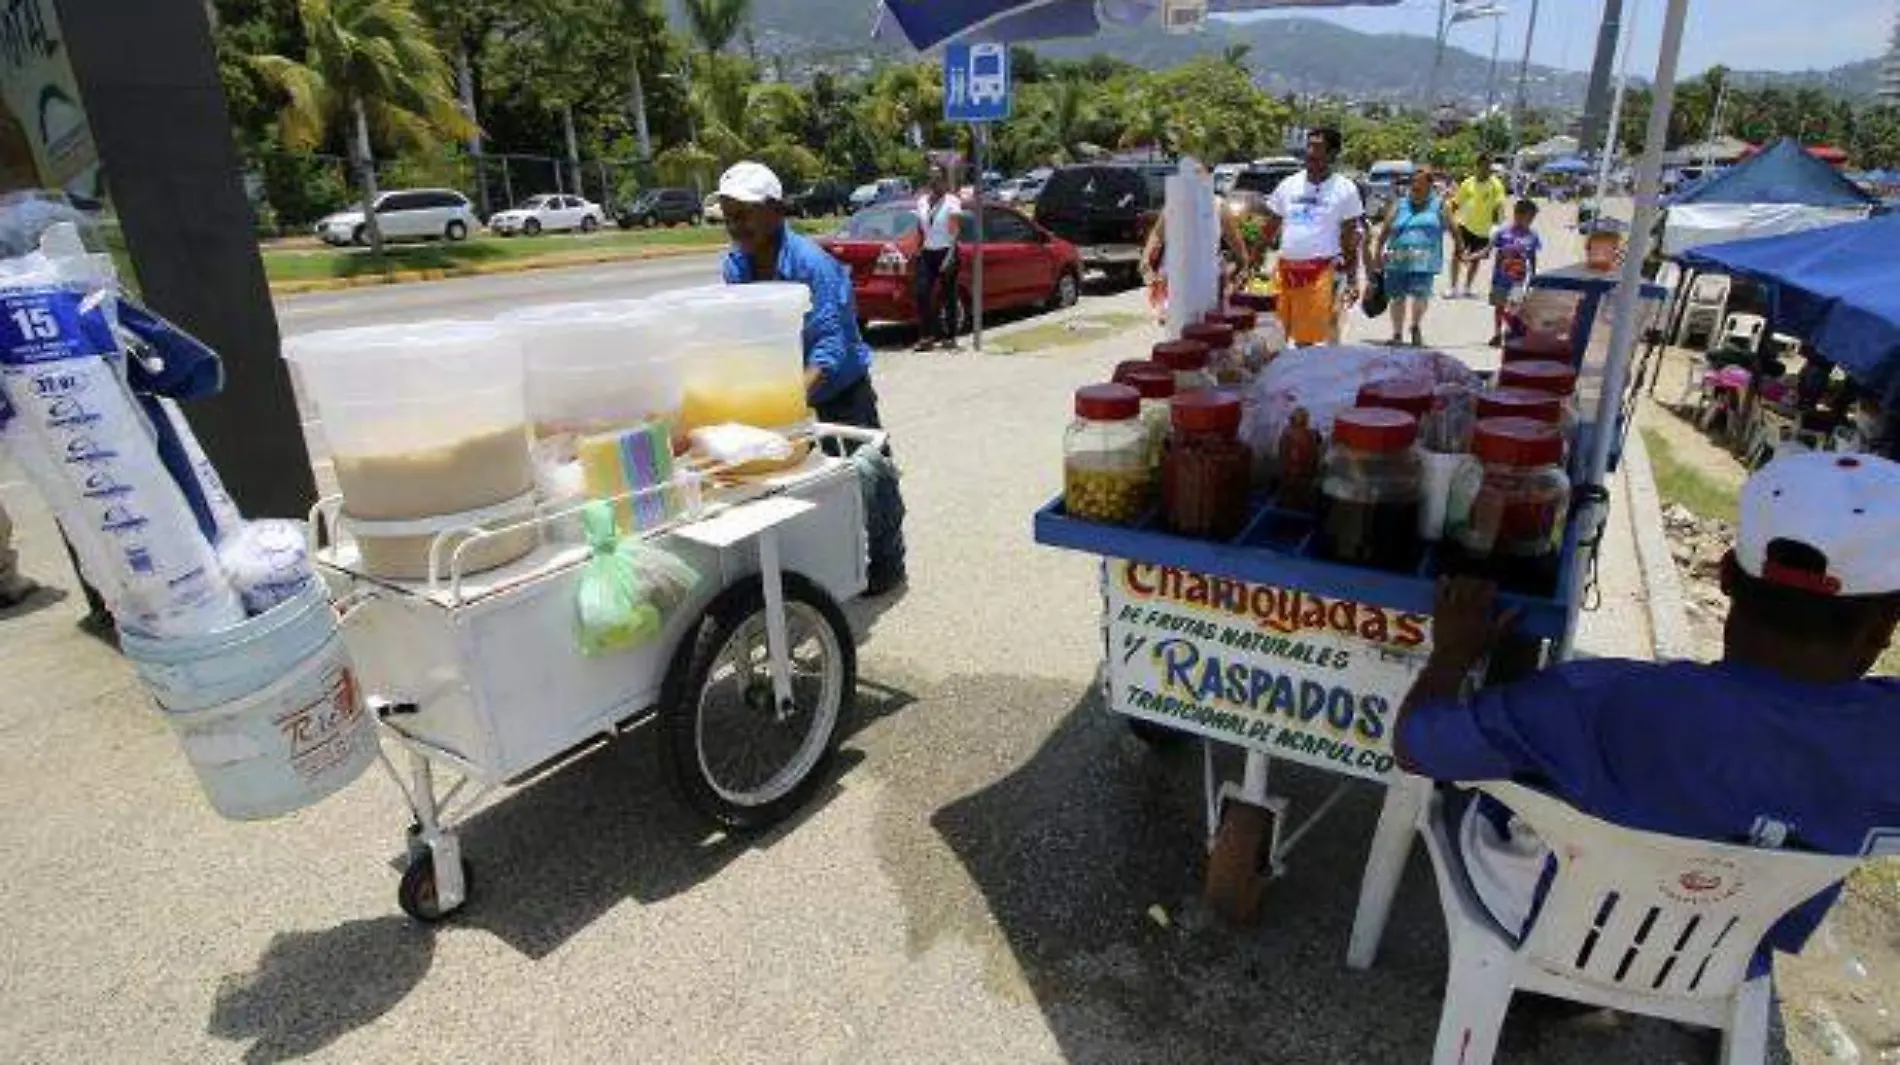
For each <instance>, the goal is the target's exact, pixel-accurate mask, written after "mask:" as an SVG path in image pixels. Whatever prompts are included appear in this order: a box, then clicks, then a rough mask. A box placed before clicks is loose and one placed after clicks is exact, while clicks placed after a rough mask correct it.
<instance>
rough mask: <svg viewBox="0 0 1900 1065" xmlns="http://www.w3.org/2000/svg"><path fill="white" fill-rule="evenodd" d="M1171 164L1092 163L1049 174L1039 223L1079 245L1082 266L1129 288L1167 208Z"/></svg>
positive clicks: (1039, 204)
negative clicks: (1152, 229) (1152, 230)
mask: <svg viewBox="0 0 1900 1065" xmlns="http://www.w3.org/2000/svg"><path fill="white" fill-rule="evenodd" d="M1170 169H1172V168H1171V167H1169V166H1168V165H1166V164H1153V165H1148V164H1124V163H1087V164H1083V165H1081V166H1065V167H1063V168H1062V169H1060V170H1058V171H1056V172H1055V173H1054V174H1051V175H1050V176H1049V182H1048V184H1046V185H1044V186H1043V187H1042V195H1040V196H1038V197H1037V198H1036V221H1037V222H1039V223H1041V224H1042V225H1043V226H1044V227H1045V228H1047V229H1049V230H1050V231H1051V232H1053V233H1055V235H1056V236H1059V237H1061V238H1063V239H1064V240H1067V241H1069V242H1070V243H1072V244H1074V245H1075V246H1076V247H1077V248H1078V249H1080V250H1081V252H1082V265H1083V267H1084V268H1087V269H1094V270H1100V271H1102V272H1103V273H1105V274H1107V275H1108V277H1109V278H1110V279H1111V280H1113V281H1117V282H1120V283H1123V284H1130V285H1132V284H1135V283H1136V282H1137V281H1139V279H1140V277H1141V246H1142V243H1143V242H1144V241H1146V240H1147V239H1148V229H1149V227H1151V226H1153V225H1154V222H1155V219H1156V218H1158V217H1159V216H1160V214H1161V209H1162V207H1163V206H1165V204H1166V199H1167V194H1166V185H1165V182H1166V181H1167V177H1168V172H1169V170H1170Z"/></svg>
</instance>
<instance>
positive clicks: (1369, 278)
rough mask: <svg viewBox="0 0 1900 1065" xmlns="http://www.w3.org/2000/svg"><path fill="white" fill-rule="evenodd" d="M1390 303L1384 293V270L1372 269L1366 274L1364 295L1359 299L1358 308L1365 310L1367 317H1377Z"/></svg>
mask: <svg viewBox="0 0 1900 1065" xmlns="http://www.w3.org/2000/svg"><path fill="white" fill-rule="evenodd" d="M1391 303H1392V301H1391V300H1389V299H1387V298H1386V294H1385V271H1383V270H1373V271H1370V272H1369V273H1367V274H1366V295H1365V298H1364V299H1362V300H1360V301H1359V309H1360V310H1363V311H1365V312H1366V317H1367V318H1377V317H1379V316H1380V315H1382V314H1384V313H1385V310H1386V308H1387V307H1388V306H1390V305H1391Z"/></svg>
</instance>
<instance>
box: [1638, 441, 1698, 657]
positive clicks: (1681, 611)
mask: <svg viewBox="0 0 1900 1065" xmlns="http://www.w3.org/2000/svg"><path fill="white" fill-rule="evenodd" d="M1623 491H1624V496H1625V498H1626V499H1627V500H1628V502H1629V508H1630V512H1629V517H1630V530H1631V531H1632V532H1633V533H1634V534H1635V537H1636V562H1637V565H1638V566H1639V567H1640V568H1641V569H1642V573H1643V588H1644V590H1645V591H1646V592H1647V593H1648V594H1647V595H1645V596H1644V597H1643V600H1644V602H1643V606H1644V609H1646V610H1647V611H1648V612H1649V631H1650V636H1651V638H1652V640H1653V642H1654V646H1655V651H1656V658H1657V659H1658V660H1659V661H1669V660H1671V659H1692V658H1694V657H1695V643H1694V641H1693V640H1692V639H1691V638H1690V635H1689V613H1688V609H1687V608H1686V607H1685V606H1683V602H1682V576H1681V574H1679V573H1677V572H1676V560H1675V558H1674V557H1673V556H1671V555H1670V553H1669V542H1668V539H1667V537H1665V536H1664V535H1663V520H1662V498H1661V497H1660V496H1659V495H1657V493H1656V476H1655V474H1654V473H1653V472H1651V470H1650V468H1649V449H1648V448H1647V447H1645V446H1644V444H1643V434H1642V433H1641V432H1640V431H1639V430H1637V429H1636V427H1635V426H1634V425H1632V426H1631V427H1630V433H1629V435H1628V437H1626V438H1625V441H1624V444H1623Z"/></svg>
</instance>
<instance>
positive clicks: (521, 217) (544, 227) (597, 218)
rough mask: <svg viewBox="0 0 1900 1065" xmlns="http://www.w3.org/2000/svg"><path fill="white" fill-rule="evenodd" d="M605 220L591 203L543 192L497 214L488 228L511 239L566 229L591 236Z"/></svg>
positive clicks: (572, 197)
mask: <svg viewBox="0 0 1900 1065" xmlns="http://www.w3.org/2000/svg"><path fill="white" fill-rule="evenodd" d="M606 217H607V214H606V212H605V211H603V210H602V209H601V206H600V205H599V204H597V203H594V202H592V201H590V200H584V199H582V198H580V197H579V196H559V195H555V194H552V193H543V194H542V195H539V196H530V197H528V198H527V199H526V200H524V201H522V203H521V206H519V207H511V208H509V209H508V210H506V211H496V212H495V213H494V215H493V216H492V217H490V218H489V219H488V228H489V229H492V230H494V231H495V232H496V233H499V234H501V235H502V236H504V237H512V236H514V235H515V234H516V233H520V234H522V235H524V236H529V237H532V236H535V235H537V234H540V233H555V232H560V231H563V230H569V229H578V230H580V231H581V232H582V233H592V232H593V231H594V230H596V229H599V228H600V226H601V223H602V222H603V221H604V220H605V219H606Z"/></svg>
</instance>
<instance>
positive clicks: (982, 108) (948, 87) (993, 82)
mask: <svg viewBox="0 0 1900 1065" xmlns="http://www.w3.org/2000/svg"><path fill="white" fill-rule="evenodd" d="M1010 88H1011V87H1010V83H1009V49H1008V47H1006V46H1004V45H1001V44H952V45H949V46H947V47H946V48H945V49H944V52H943V118H944V121H946V122H997V121H1001V120H1002V119H1005V118H1008V117H1009V97H1010Z"/></svg>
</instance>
